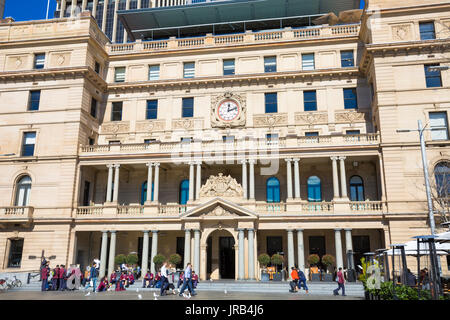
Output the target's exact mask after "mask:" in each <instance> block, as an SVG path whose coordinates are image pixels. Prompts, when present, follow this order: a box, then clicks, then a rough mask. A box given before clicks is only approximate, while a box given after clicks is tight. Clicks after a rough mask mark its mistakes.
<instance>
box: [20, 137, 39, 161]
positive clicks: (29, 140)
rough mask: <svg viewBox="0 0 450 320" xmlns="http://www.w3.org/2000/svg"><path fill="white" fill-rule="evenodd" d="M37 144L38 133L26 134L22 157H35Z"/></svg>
mask: <svg viewBox="0 0 450 320" xmlns="http://www.w3.org/2000/svg"><path fill="white" fill-rule="evenodd" d="M35 144H36V132H24V134H23V142H22V157H32V156H33V155H34V145H35Z"/></svg>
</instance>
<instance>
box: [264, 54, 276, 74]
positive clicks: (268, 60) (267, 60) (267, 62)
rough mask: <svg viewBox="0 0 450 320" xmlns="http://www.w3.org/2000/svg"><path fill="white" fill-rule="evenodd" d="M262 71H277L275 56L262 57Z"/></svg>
mask: <svg viewBox="0 0 450 320" xmlns="http://www.w3.org/2000/svg"><path fill="white" fill-rule="evenodd" d="M264 72H277V57H264Z"/></svg>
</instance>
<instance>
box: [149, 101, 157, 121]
mask: <svg viewBox="0 0 450 320" xmlns="http://www.w3.org/2000/svg"><path fill="white" fill-rule="evenodd" d="M157 117H158V100H147V119H157Z"/></svg>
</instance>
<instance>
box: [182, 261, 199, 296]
mask: <svg viewBox="0 0 450 320" xmlns="http://www.w3.org/2000/svg"><path fill="white" fill-rule="evenodd" d="M186 287H187V288H188V289H189V292H190V293H191V295H193V296H195V295H197V293H196V292H195V291H194V288H193V287H192V266H191V263H190V262H189V263H188V264H187V265H186V269H185V270H184V282H183V286H182V287H181V290H180V293H179V294H178V295H179V296H180V297H182V296H183V292H184V290H186Z"/></svg>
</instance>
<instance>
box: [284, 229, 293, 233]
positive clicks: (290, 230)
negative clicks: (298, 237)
mask: <svg viewBox="0 0 450 320" xmlns="http://www.w3.org/2000/svg"><path fill="white" fill-rule="evenodd" d="M286 231H287V232H288V233H293V232H294V229H286Z"/></svg>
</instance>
